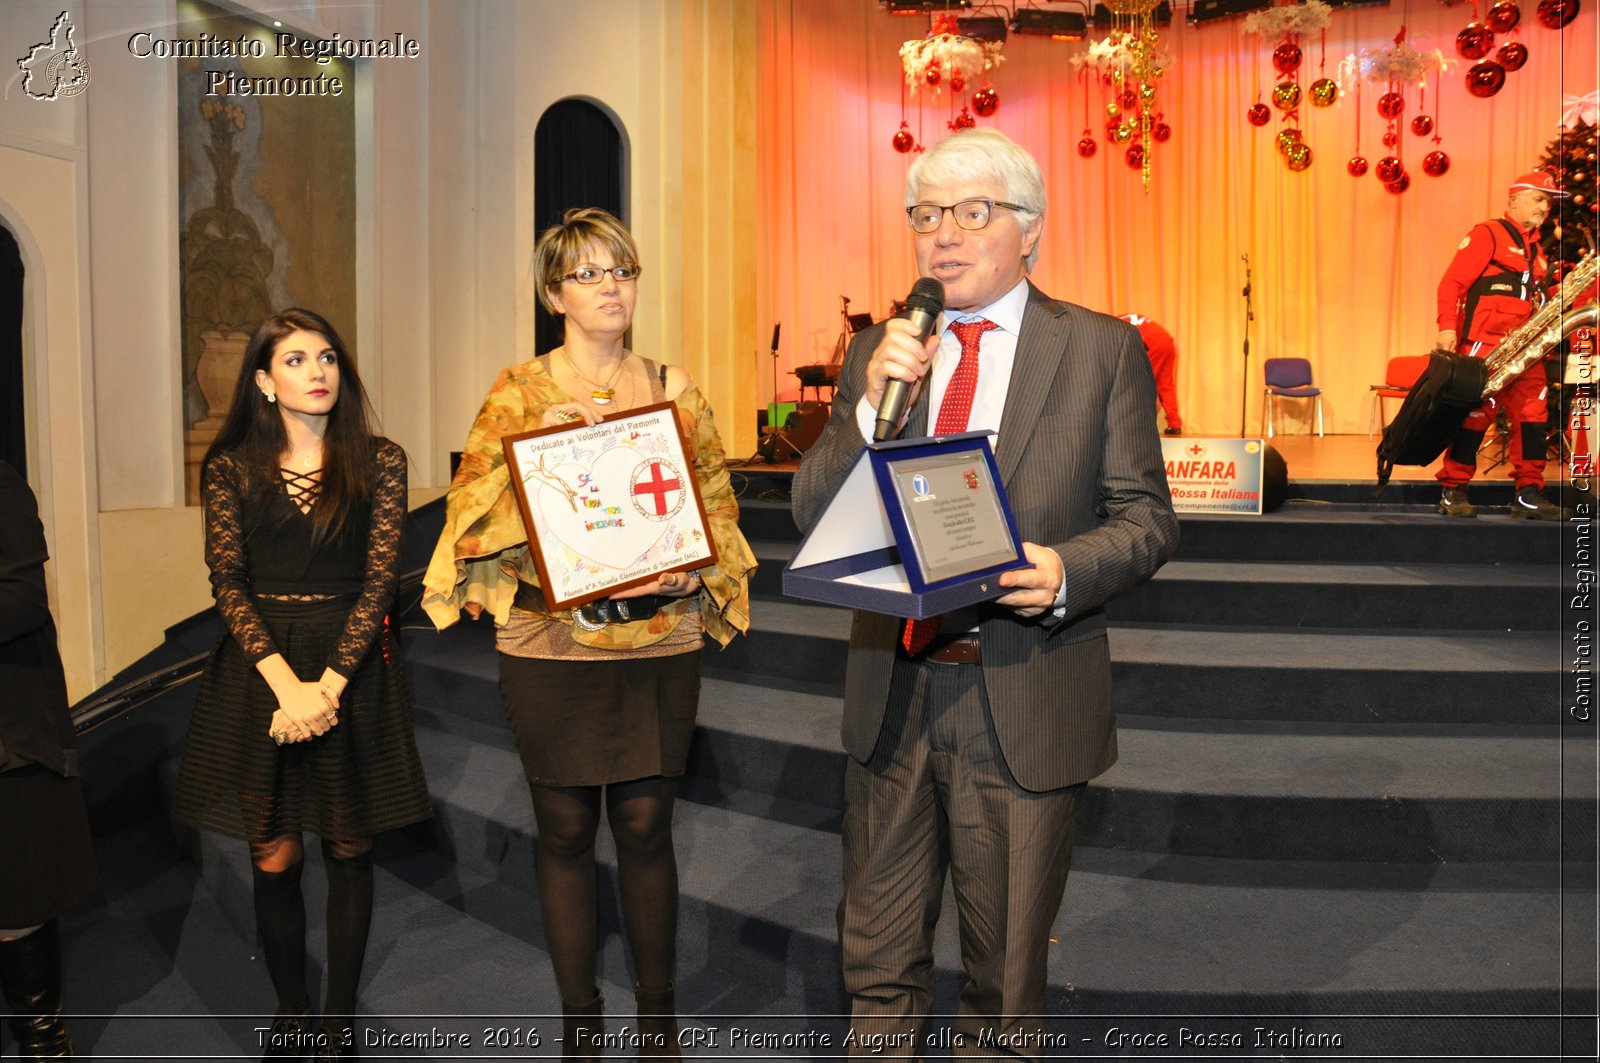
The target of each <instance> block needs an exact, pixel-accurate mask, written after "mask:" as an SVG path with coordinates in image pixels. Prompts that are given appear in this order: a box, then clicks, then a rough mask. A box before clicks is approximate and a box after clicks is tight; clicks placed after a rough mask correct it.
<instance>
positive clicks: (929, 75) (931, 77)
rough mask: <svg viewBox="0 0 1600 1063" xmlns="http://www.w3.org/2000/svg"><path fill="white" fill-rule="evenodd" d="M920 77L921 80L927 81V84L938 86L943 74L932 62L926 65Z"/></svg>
mask: <svg viewBox="0 0 1600 1063" xmlns="http://www.w3.org/2000/svg"><path fill="white" fill-rule="evenodd" d="M922 77H923V80H925V81H927V83H928V84H930V85H937V84H939V81H940V79H941V78H943V77H944V74H943V72H941V71H940V69H939V64H938V63H937V62H933V63H930V64H928V69H927V70H925V71H923V74H922Z"/></svg>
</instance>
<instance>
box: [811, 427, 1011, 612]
mask: <svg viewBox="0 0 1600 1063" xmlns="http://www.w3.org/2000/svg"><path fill="white" fill-rule="evenodd" d="M991 435H993V433H992V432H963V433H962V434H960V435H951V436H936V437H924V438H918V439H895V440H888V441H885V442H882V443H869V444H867V445H866V446H865V447H863V448H862V451H861V454H860V456H858V457H857V458H856V462H855V464H854V465H853V466H851V468H850V472H849V473H848V474H847V475H846V476H845V480H844V483H843V484H842V485H841V486H840V488H839V490H838V492H837V493H836V494H835V495H834V496H833V498H832V499H831V500H830V501H829V502H828V506H827V508H826V509H825V510H824V511H823V514H822V517H821V518H820V519H819V520H818V521H817V523H816V524H815V525H814V526H813V527H812V529H811V531H810V532H808V533H807V534H806V537H805V538H804V539H803V540H802V541H801V543H800V548H799V549H798V550H796V551H795V555H794V559H793V560H792V561H790V562H789V565H788V567H786V568H785V569H784V571H783V592H784V593H785V594H787V595H790V596H791V597H795V598H804V599H806V600H807V601H813V602H825V603H827V604H829V605H842V606H846V607H848V608H851V609H865V610H868V611H869V612H874V613H886V614H888V615H890V616H904V617H911V618H914V619H917V620H924V619H927V618H928V617H933V616H938V615H939V614H940V613H948V612H951V611H952V610H956V609H961V608H963V607H965V606H969V605H975V604H976V603H978V602H983V601H988V600H990V599H992V598H998V597H1000V596H1001V595H1002V594H1004V593H1005V589H1004V588H1003V587H1001V586H1000V583H999V579H998V577H999V575H1000V573H1002V572H1007V571H1010V570H1011V569H1017V568H1027V567H1028V562H1027V561H1026V560H1025V559H1024V557H1023V554H1022V540H1021V538H1020V537H1019V536H1018V534H1017V523H1016V519H1015V518H1014V517H1013V516H1012V513H1011V501H1010V499H1008V498H1007V497H1006V492H1005V486H1004V485H1003V484H1002V483H1001V482H1000V474H999V471H998V470H997V469H996V468H995V462H994V450H993V448H992V447H991V446H990V443H989V436H991ZM923 506H926V507H927V508H926V509H925V510H923V509H921V508H919V507H923ZM924 514H926V516H924ZM930 521H931V522H932V523H936V524H938V528H937V529H932V527H931V524H930ZM930 530H936V532H937V534H934V535H931V536H930V535H929V534H928V532H929V531H930ZM952 544H955V545H952ZM968 549H970V550H976V551H978V553H977V554H975V555H974V556H973V557H971V558H969V559H966V560H961V559H957V558H952V557H950V556H947V555H948V554H949V553H955V552H960V551H962V550H968ZM941 551H943V552H941Z"/></svg>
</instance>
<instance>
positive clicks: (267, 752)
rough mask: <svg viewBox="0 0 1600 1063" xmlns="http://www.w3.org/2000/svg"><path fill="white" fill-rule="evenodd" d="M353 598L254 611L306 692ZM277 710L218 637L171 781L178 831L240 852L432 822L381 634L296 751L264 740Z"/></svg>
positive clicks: (407, 703) (229, 643)
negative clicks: (307, 836)
mask: <svg viewBox="0 0 1600 1063" xmlns="http://www.w3.org/2000/svg"><path fill="white" fill-rule="evenodd" d="M352 602H353V598H342V599H337V600H334V601H327V602H275V601H267V600H262V599H257V601H256V609H257V610H258V611H259V612H260V613H261V618H262V620H263V621H264V622H265V623H266V625H267V628H268V630H269V631H271V632H272V638H273V641H274V642H275V643H276V644H277V646H278V650H279V652H281V653H282V654H283V656H284V659H285V660H287V661H288V662H289V666H290V667H291V668H293V669H294V672H295V674H296V675H298V676H299V677H300V678H301V679H302V680H304V681H307V682H314V681H315V680H317V679H319V678H321V676H322V672H323V669H324V668H325V667H326V666H327V662H328V656H329V654H330V652H331V651H332V650H333V647H334V645H335V644H336V643H337V642H338V640H339V636H340V634H341V633H342V632H343V630H344V624H345V618H346V617H347V616H348V615H349V611H350V606H351V604H352ZM277 708H278V699H277V698H276V697H274V696H273V693H272V689H271V688H270V687H268V686H267V682H266V680H264V679H262V678H261V674H260V673H259V672H257V671H256V669H255V668H254V666H252V665H250V664H249V663H248V662H246V660H245V658H244V654H243V653H242V652H241V651H240V649H239V644H238V643H237V642H235V641H234V640H233V638H232V637H231V636H227V637H224V638H223V640H222V642H221V643H220V644H218V646H217V648H216V650H215V651H213V652H212V654H211V660H210V661H208V662H207V664H206V669H205V673H204V674H203V675H202V676H201V678H200V691H199V693H198V694H197V695H196V697H195V708H194V717H193V718H192V719H191V720H190V722H189V735H188V738H187V740H186V741H185V744H184V751H183V762H182V764H181V765H180V767H179V769H178V795H177V800H176V802H175V805H174V808H173V815H174V816H175V817H176V818H177V819H178V821H179V822H182V823H187V824H189V825H191V826H195V827H201V828H204V829H206V830H211V831H216V832H217V833H218V834H225V835H228V836H230V837H235V838H243V839H245V840H246V841H256V840H264V839H267V838H274V837H277V836H279V835H283V834H295V833H298V832H300V831H311V832H313V833H315V834H318V835H320V836H321V837H323V838H328V839H347V838H360V837H367V836H370V835H372V834H376V833H377V832H378V831H381V830H389V829H391V828H394V827H400V826H404V825H405V824H407V823H415V822H417V821H418V820H422V819H426V818H428V816H430V815H432V813H433V808H432V804H431V803H430V801H429V798H428V784H427V780H426V779H424V778H423V775H422V762H421V759H420V758H419V757H418V756H417V741H416V733H415V725H414V724H413V722H412V717H411V688H410V684H409V683H408V682H407V681H406V674H405V667H404V665H403V664H402V663H401V661H400V652H399V647H398V646H397V645H396V644H395V640H394V636H393V634H392V633H391V632H390V631H389V628H388V626H387V625H385V627H384V630H383V633H382V635H381V636H379V639H378V641H377V643H376V644H375V645H374V646H373V647H372V649H371V650H370V651H369V652H368V653H367V656H366V659H365V660H363V661H362V662H361V667H360V668H359V669H358V670H357V671H356V674H355V675H353V676H351V677H350V683H349V685H348V686H347V687H345V691H344V694H343V695H342V696H341V697H340V698H339V722H338V724H337V725H336V726H334V727H333V728H332V729H331V730H329V731H328V732H327V733H326V734H324V735H321V736H320V737H317V738H313V739H311V740H310V741H307V742H291V743H288V744H285V745H282V746H280V745H278V744H277V743H276V742H274V741H273V740H272V738H270V737H269V736H268V734H267V730H268V728H269V727H270V725H271V721H272V714H273V712H275V711H276V710H277Z"/></svg>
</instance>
